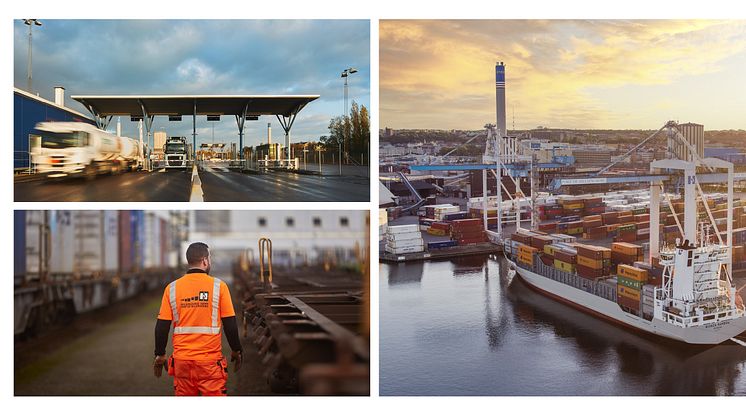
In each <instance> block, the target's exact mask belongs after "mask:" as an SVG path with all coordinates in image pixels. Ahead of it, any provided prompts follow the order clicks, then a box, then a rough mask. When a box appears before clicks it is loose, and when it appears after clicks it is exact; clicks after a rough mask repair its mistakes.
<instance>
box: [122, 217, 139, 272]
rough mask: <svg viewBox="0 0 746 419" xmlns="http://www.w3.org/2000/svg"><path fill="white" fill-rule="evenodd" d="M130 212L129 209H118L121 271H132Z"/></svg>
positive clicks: (132, 244)
mask: <svg viewBox="0 0 746 419" xmlns="http://www.w3.org/2000/svg"><path fill="white" fill-rule="evenodd" d="M133 239H134V238H133V237H132V214H131V211H130V210H121V211H119V271H120V272H122V273H127V272H132V270H133V267H134V262H135V261H134V260H132V254H133V252H132V246H134V243H133Z"/></svg>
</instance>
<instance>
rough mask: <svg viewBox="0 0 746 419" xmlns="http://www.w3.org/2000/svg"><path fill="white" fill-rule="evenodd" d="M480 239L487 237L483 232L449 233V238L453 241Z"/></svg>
mask: <svg viewBox="0 0 746 419" xmlns="http://www.w3.org/2000/svg"><path fill="white" fill-rule="evenodd" d="M480 237H487V235H486V234H485V233H484V231H466V232H451V238H452V239H454V240H461V239H475V238H480Z"/></svg>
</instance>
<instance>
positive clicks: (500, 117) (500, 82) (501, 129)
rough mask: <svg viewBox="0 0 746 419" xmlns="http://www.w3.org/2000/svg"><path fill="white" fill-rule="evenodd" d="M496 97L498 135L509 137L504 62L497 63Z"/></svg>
mask: <svg viewBox="0 0 746 419" xmlns="http://www.w3.org/2000/svg"><path fill="white" fill-rule="evenodd" d="M495 97H496V101H495V108H496V111H497V133H498V134H497V135H499V136H500V137H505V136H507V135H508V127H507V125H506V122H505V64H504V63H503V62H502V61H498V62H497V63H495Z"/></svg>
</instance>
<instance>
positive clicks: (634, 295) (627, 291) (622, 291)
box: [616, 285, 640, 301]
mask: <svg viewBox="0 0 746 419" xmlns="http://www.w3.org/2000/svg"><path fill="white" fill-rule="evenodd" d="M616 293H617V295H620V296H622V297H626V298H631V299H633V300H637V301H639V300H640V291H639V290H636V289H634V288H630V287H625V286H624V285H617V287H616Z"/></svg>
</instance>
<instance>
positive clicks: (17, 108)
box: [13, 91, 93, 169]
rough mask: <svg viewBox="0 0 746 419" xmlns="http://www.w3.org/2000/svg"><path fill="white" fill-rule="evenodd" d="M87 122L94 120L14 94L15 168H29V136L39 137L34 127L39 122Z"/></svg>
mask: <svg viewBox="0 0 746 419" xmlns="http://www.w3.org/2000/svg"><path fill="white" fill-rule="evenodd" d="M48 121H61V122H87V123H90V124H93V120H91V119H88V118H85V117H83V116H82V115H80V114H78V113H77V112H74V111H72V110H66V109H65V108H61V107H58V106H56V105H52V104H50V103H47V102H46V101H44V100H43V99H42V100H37V99H35V98H33V97H29V96H26V95H24V94H22V93H19V92H17V91H16V92H14V93H13V168H14V169H22V168H26V167H28V166H29V151H30V150H29V135H39V134H40V132H39V131H36V130H35V129H34V127H35V126H36V124H38V123H39V122H48Z"/></svg>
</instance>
